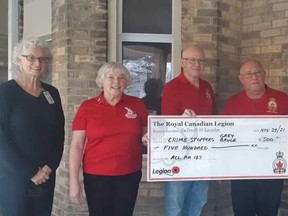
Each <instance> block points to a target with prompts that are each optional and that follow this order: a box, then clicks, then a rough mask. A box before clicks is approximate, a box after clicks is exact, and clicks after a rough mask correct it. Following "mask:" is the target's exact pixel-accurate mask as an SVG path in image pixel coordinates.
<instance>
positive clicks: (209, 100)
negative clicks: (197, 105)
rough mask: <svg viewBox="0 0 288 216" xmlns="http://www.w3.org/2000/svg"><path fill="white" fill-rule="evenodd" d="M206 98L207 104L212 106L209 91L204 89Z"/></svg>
mask: <svg viewBox="0 0 288 216" xmlns="http://www.w3.org/2000/svg"><path fill="white" fill-rule="evenodd" d="M205 94H206V98H207V101H208V103H209V104H212V96H211V94H210V92H209V89H205Z"/></svg>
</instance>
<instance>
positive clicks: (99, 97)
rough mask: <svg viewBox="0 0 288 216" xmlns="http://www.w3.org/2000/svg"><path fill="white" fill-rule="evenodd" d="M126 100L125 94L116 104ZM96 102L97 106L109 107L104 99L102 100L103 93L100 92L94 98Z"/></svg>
mask: <svg viewBox="0 0 288 216" xmlns="http://www.w3.org/2000/svg"><path fill="white" fill-rule="evenodd" d="M127 100H128V96H127V95H126V94H124V93H123V94H122V95H121V99H120V101H119V102H118V103H120V102H122V101H127ZM96 102H97V103H98V104H106V105H109V104H108V103H107V101H106V99H105V98H104V91H102V92H101V93H100V94H99V95H98V96H97V97H96Z"/></svg>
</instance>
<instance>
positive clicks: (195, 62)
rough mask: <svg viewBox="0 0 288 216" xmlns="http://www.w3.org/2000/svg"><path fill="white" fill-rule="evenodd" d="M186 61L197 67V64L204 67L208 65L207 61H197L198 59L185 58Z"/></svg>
mask: <svg viewBox="0 0 288 216" xmlns="http://www.w3.org/2000/svg"><path fill="white" fill-rule="evenodd" d="M183 59H184V60H185V61H188V62H189V63H190V64H192V65H196V64H197V63H198V64H200V65H204V64H205V63H206V60H205V59H196V58H183Z"/></svg>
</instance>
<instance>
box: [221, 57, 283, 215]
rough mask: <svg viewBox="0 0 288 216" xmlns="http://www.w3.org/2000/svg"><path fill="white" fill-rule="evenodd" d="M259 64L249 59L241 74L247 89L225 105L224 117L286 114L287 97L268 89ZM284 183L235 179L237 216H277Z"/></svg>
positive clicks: (234, 194)
mask: <svg viewBox="0 0 288 216" xmlns="http://www.w3.org/2000/svg"><path fill="white" fill-rule="evenodd" d="M265 75H266V73H265V71H264V69H263V66H262V65H261V63H260V62H258V61H255V60H247V61H245V62H244V63H243V64H242V66H241V67H240V73H239V75H238V77H239V80H240V82H241V83H242V85H243V87H244V90H243V91H242V92H240V93H238V94H236V95H234V96H232V97H231V98H230V99H229V100H228V101H227V102H226V105H225V106H224V110H223V114H224V115H287V114H288V95H287V94H285V93H284V92H281V91H277V90H275V89H272V88H269V87H267V85H266V84H265ZM282 190H283V180H282V179H274V180H272V179H271V180H270V179H268V180H258V179H255V180H233V181H231V194H232V204H233V211H234V215H235V216H255V215H257V216H277V213H278V208H279V205H280V201H281V193H282Z"/></svg>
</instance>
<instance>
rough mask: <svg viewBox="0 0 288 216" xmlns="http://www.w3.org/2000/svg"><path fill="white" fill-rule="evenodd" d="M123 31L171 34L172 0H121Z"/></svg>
mask: <svg viewBox="0 0 288 216" xmlns="http://www.w3.org/2000/svg"><path fill="white" fill-rule="evenodd" d="M122 23H123V29H122V32H123V33H150V34H172V0H137V1H135V0H123V22H122Z"/></svg>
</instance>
